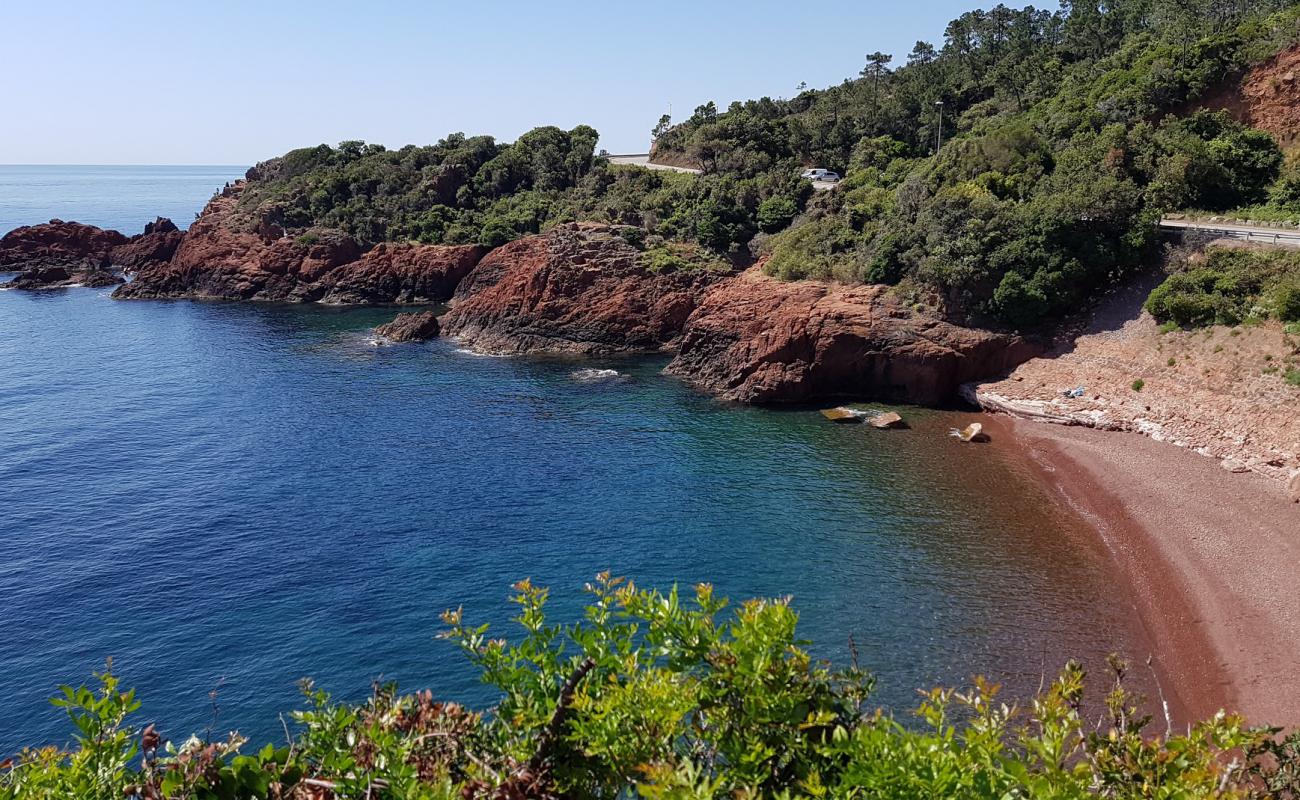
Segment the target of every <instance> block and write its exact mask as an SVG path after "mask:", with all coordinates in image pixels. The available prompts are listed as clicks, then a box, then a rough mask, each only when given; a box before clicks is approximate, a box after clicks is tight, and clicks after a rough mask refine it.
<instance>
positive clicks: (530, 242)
mask: <svg viewBox="0 0 1300 800" xmlns="http://www.w3.org/2000/svg"><path fill="white" fill-rule="evenodd" d="M624 230H625V229H623V228H620V227H618V226H610V225H600V224H593V223H571V224H566V225H560V226H557V227H555V228H554V229H552V230H551V231H549V232H547V233H545V234H539V235H536V236H528V237H525V238H523V239H519V240H516V241H514V242H511V243H510V244H507V245H504V246H502V247H499V248H497V249H496V250H493V251H492V252H491V253H489V254H488V255H487V256H486V257H484V258H483V260H482V261H480V262H479V264H478V265H477V266H476V267H475V268H474V269H473V270H472V271H471V272H470V273H469V275H468V276H466V278H465V279H464V280H463V281H462V282H461V284H460V287H459V288H458V289H457V290H456V295H455V298H454V300H453V304H452V308H451V311H449V312H448V313H447V314H446V315H445V316H444V317H443V318H442V328H443V333H444V335H449V336H453V337H455V338H456V339H458V340H459V341H460V342H462V343H463V344H465V345H466V346H468V347H472V348H474V349H476V350H480V351H484V352H495V353H530V352H546V353H575V354H582V353H614V352H638V351H640V352H650V351H658V350H665V349H670V348H672V347H673V346H674V345H675V343H676V342H677V340H678V338H679V337H680V336H681V331H682V326H683V325H685V323H686V320H687V318H688V317H689V316H690V314H691V312H692V311H694V310H695V306H696V304H697V303H698V302H699V300H700V298H701V297H702V296H703V294H704V292H705V290H706V289H708V288H709V287H710V286H712V285H714V284H716V283H718V282H719V281H722V280H724V279H726V277H727V276H728V274H729V273H728V272H726V271H720V270H710V269H682V270H675V271H664V272H655V271H652V270H651V269H649V268H647V266H646V265H645V264H644V263H643V258H642V255H643V253H642V252H641V251H640V250H639V249H638V248H637V247H636V246H634V245H633V244H631V243H629V241H628V240H627V239H626V238H624V236H623V235H622V233H623V231H624Z"/></svg>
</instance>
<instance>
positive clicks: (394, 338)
mask: <svg viewBox="0 0 1300 800" xmlns="http://www.w3.org/2000/svg"><path fill="white" fill-rule="evenodd" d="M375 333H376V334H378V335H379V336H382V337H384V338H385V339H388V340H389V341H391V342H423V341H426V340H428V339H436V338H437V337H438V317H437V316H436V315H435V314H434V313H433V312H432V311H420V312H416V313H409V314H398V315H397V318H396V319H394V320H393V321H392V322H389V323H386V324H384V325H380V326H379V327H378V328H375Z"/></svg>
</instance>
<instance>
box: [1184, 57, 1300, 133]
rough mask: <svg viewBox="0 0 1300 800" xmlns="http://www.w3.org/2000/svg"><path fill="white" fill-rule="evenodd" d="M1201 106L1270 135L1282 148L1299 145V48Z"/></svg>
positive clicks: (1265, 64)
mask: <svg viewBox="0 0 1300 800" xmlns="http://www.w3.org/2000/svg"><path fill="white" fill-rule="evenodd" d="M1199 105H1201V106H1203V107H1206V108H1211V109H1223V110H1226V111H1228V112H1230V113H1231V114H1232V115H1233V116H1234V117H1236V118H1237V119H1238V120H1240V121H1241V122H1243V123H1245V124H1247V125H1250V126H1251V127H1253V128H1259V129H1261V130H1265V131H1268V132H1269V133H1270V134H1272V135H1273V138H1274V139H1276V140H1277V143H1278V144H1279V145H1281V146H1282V147H1283V148H1289V147H1290V146H1291V145H1293V144H1295V143H1296V142H1297V141H1300V45H1294V46H1292V47H1288V48H1287V49H1285V50H1283V51H1282V52H1280V53H1278V54H1277V55H1275V56H1273V57H1272V58H1269V59H1268V60H1266V61H1263V62H1261V63H1259V64H1257V65H1255V66H1254V67H1252V68H1251V70H1250V71H1249V72H1247V73H1246V75H1245V76H1244V77H1242V78H1241V79H1240V80H1239V81H1238V80H1234V81H1233V82H1232V83H1231V84H1228V85H1225V86H1223V87H1221V88H1220V89H1218V90H1217V91H1214V92H1211V93H1210V94H1209V95H1208V96H1207V97H1206V98H1205V99H1204V100H1203V101H1202V102H1201V103H1200V104H1199Z"/></svg>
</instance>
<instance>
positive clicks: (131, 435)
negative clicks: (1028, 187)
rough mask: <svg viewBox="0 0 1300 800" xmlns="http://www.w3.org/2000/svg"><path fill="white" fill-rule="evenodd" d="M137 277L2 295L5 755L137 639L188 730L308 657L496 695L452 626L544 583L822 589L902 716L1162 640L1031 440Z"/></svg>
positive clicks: (273, 701)
mask: <svg viewBox="0 0 1300 800" xmlns="http://www.w3.org/2000/svg"><path fill="white" fill-rule="evenodd" d="M86 191H88V192H89V191H90V190H89V189H87V190H86ZM159 191H162V189H159ZM200 195H201V196H198V197H195V198H193V202H194V203H201V202H202V200H203V197H204V196H206V190H205V192H203V193H200ZM42 202H43V201H42ZM103 202H104V203H105V204H106V205H109V204H111V197H110V196H109V195H106V196H105V199H104V201H103ZM186 202H188V201H186ZM168 203H171V204H173V205H179V204H180V200H179V199H178V198H175V197H172V198H164V199H163V202H161V203H160V205H164V206H165V205H167V204H168ZM34 204H35V203H34ZM116 213H119V212H117V211H111V210H110V211H105V212H104V213H103V217H104V218H110V217H112V216H113V215H114V214H116ZM132 213H135V212H134V211H132ZM68 216H72V215H68ZM108 294H109V293H108V291H106V290H89V289H71V290H63V291H56V292H44V293H21V292H16V291H4V292H0V630H2V631H3V636H0V686H3V691H0V752H8V751H13V750H15V749H16V748H18V747H19V746H21V745H24V744H37V743H44V742H61V741H65V740H66V739H67V738H68V736H69V731H68V729H67V727H66V725H64V724H62V723H60V720H59V717H58V714H57V713H56V711H55V710H54V709H52V708H50V707H49V706H48V705H47V704H46V702H45V698H46V697H47V696H48V695H49V694H50V693H51V692H52V690H53V688H54V687H55V685H56V684H58V683H61V682H78V681H82V680H86V679H88V678H89V675H90V673H91V671H92V670H95V669H97V668H98V667H100V666H101V665H102V663H103V660H104V658H105V657H107V656H113V658H114V660H115V665H116V668H117V670H118V671H119V672H120V673H121V674H122V675H123V676H124V679H125V681H126V682H127V683H128V684H130V685H134V686H136V687H138V689H139V690H140V694H141V697H142V699H143V701H144V708H143V710H142V712H141V719H142V720H160V721H161V723H162V724H161V727H162V728H163V729H164V732H165V733H168V734H170V735H171V736H173V737H183V736H184V735H185V734H187V733H189V732H191V731H195V730H199V731H201V730H203V729H204V728H206V727H207V726H208V725H209V724H210V718H211V710H210V700H209V696H208V695H209V692H210V691H211V690H212V689H214V688H216V687H219V691H218V694H217V698H218V705H219V707H220V718H219V721H218V722H217V724H216V726H215V728H216V730H218V731H224V730H228V729H231V728H238V729H240V730H242V731H244V732H245V733H251V734H253V735H255V736H261V737H270V736H277V735H279V731H280V722H279V719H278V718H277V713H278V712H280V711H283V710H286V709H288V708H291V707H294V706H295V704H296V703H297V699H298V695H297V690H296V687H295V681H296V679H298V678H300V677H302V676H307V675H310V676H313V677H314V678H315V679H316V680H317V683H318V684H319V685H321V686H323V687H324V688H326V689H328V690H330V691H333V692H335V693H337V694H338V695H340V696H345V697H360V696H363V695H364V694H365V693H366V692H367V691H368V687H369V683H370V681H371V680H372V679H373V678H376V677H379V676H382V677H385V678H390V679H396V680H399V681H400V682H401V683H402V684H403V685H404V686H406V687H408V688H416V687H422V686H430V687H432V688H434V689H435V691H436V692H437V693H438V694H439V695H440V696H443V697H448V698H455V699H462V700H465V699H468V700H471V701H475V702H480V703H481V702H486V701H488V700H489V699H490V698H489V697H488V696H487V695H485V693H484V691H483V689H482V688H481V687H480V686H479V685H478V684H477V683H476V682H475V681H474V676H473V675H472V674H471V673H470V672H469V671H468V670H467V668H466V667H465V665H464V664H463V663H462V661H461V657H460V656H459V654H458V653H457V651H456V650H455V648H454V647H452V646H451V645H449V644H447V643H444V642H438V641H434V639H433V636H434V634H435V633H436V632H437V631H438V630H439V629H440V627H441V626H440V623H439V622H438V615H439V613H440V612H441V611H442V610H444V609H446V608H449V607H455V606H458V605H463V606H464V607H465V614H466V617H467V619H469V620H484V621H492V622H494V623H497V624H501V623H504V622H505V620H507V619H508V617H509V615H510V606H509V605H508V603H507V602H506V597H507V595H508V594H509V584H510V583H511V582H512V581H514V580H516V579H518V578H522V577H525V576H531V577H532V578H533V580H534V581H536V582H540V583H543V584H546V585H549V586H551V587H552V588H553V591H554V600H553V605H554V608H555V610H556V613H558V614H568V615H572V614H573V613H574V612H575V611H576V609H577V608H578V604H579V602H580V599H581V597H580V588H581V586H582V584H583V582H585V581H588V580H590V579H591V577H592V576H593V575H594V574H595V573H596V572H598V571H600V570H604V569H611V570H613V571H614V572H616V573H619V574H625V575H630V576H633V577H635V578H636V579H637V581H638V582H639V583H642V584H645V585H659V586H663V587H667V586H668V585H669V584H670V583H672V582H674V581H678V582H682V583H693V582H696V581H701V580H709V581H712V582H713V583H715V584H716V585H717V587H718V589H719V591H721V592H722V593H724V594H728V595H730V596H732V597H733V598H743V597H749V596H755V595H766V596H773V595H785V594H792V595H793V596H794V599H795V603H796V606H797V608H798V609H799V610H800V612H801V614H802V632H803V634H804V635H805V636H807V637H809V638H811V639H813V640H814V641H815V642H816V645H815V649H816V650H817V652H818V653H819V654H820V655H823V656H826V657H830V658H834V659H840V660H843V659H845V658H846V657H847V646H846V643H847V640H848V637H849V636H850V635H852V636H853V637H854V638H855V640H856V642H857V644H858V648H859V650H860V652H861V656H862V660H863V662H865V664H866V665H868V666H870V667H872V668H873V669H874V670H875V671H876V672H877V674H878V676H879V678H880V682H881V691H880V697H879V699H880V701H881V702H882V703H885V704H887V705H890V706H892V707H896V708H902V707H910V706H911V705H912V704H913V702H914V698H915V689H916V688H917V687H924V686H929V685H933V684H936V683H945V684H951V683H960V682H962V681H964V680H965V679H966V678H968V677H969V676H970V675H972V674H974V673H984V674H988V675H991V676H993V677H995V678H997V679H1000V680H1004V681H1006V683H1007V684H1008V688H1009V690H1010V691H1012V692H1016V693H1024V692H1026V691H1032V690H1033V689H1034V688H1035V687H1037V685H1038V683H1039V680H1040V674H1041V672H1042V671H1043V670H1046V671H1048V672H1052V671H1054V670H1055V669H1057V668H1058V667H1059V666H1060V664H1061V663H1062V661H1063V660H1064V658H1065V656H1066V655H1067V654H1070V655H1079V656H1083V657H1085V658H1087V659H1089V660H1090V661H1092V662H1093V663H1096V661H1097V659H1098V658H1099V656H1100V655H1101V654H1103V653H1104V652H1106V651H1108V650H1111V649H1122V650H1127V651H1129V652H1136V653H1137V654H1139V655H1144V654H1145V651H1142V650H1141V647H1142V644H1141V640H1140V638H1139V636H1138V634H1137V633H1136V631H1135V629H1134V627H1133V625H1132V623H1131V622H1130V621H1129V618H1130V615H1131V608H1130V607H1129V605H1128V604H1127V602H1126V601H1125V600H1124V596H1123V593H1122V592H1119V591H1116V589H1115V587H1114V586H1113V585H1112V582H1111V578H1110V575H1109V572H1108V567H1107V564H1106V560H1105V556H1104V554H1103V553H1100V552H1098V550H1097V548H1096V547H1095V546H1094V545H1093V538H1092V537H1091V535H1090V534H1089V533H1088V531H1086V530H1085V529H1083V528H1082V527H1081V526H1080V524H1079V523H1078V522H1077V521H1076V520H1074V519H1073V517H1071V516H1070V515H1069V514H1067V513H1065V512H1063V511H1061V510H1059V509H1058V508H1057V507H1056V505H1055V504H1054V502H1053V499H1052V498H1051V497H1050V496H1048V495H1047V494H1046V493H1045V490H1043V489H1041V488H1039V486H1038V484H1036V483H1035V482H1034V481H1032V480H1031V479H1030V477H1029V475H1028V472H1027V470H1026V469H1024V468H1023V467H1022V466H1021V465H1020V464H1018V461H1017V458H1016V453H1015V450H1014V448H1013V447H1011V446H1009V444H1007V443H1000V442H995V443H994V444H992V445H987V446H983V447H981V446H971V445H962V444H960V443H959V442H957V441H956V440H954V439H951V438H949V437H947V436H946V435H945V433H946V430H947V428H949V427H950V426H952V425H953V424H955V423H956V422H957V421H958V420H964V419H967V417H965V416H962V415H953V414H950V413H945V412H933V411H923V410H919V409H904V410H903V411H904V413H905V414H906V416H908V417H909V419H910V420H911V421H912V425H913V427H912V429H911V430H907V431H893V432H881V431H876V430H874V429H872V428H870V427H866V426H837V425H832V424H829V423H827V422H826V421H825V420H823V419H822V418H821V416H820V415H818V414H817V413H816V412H815V411H770V410H760V409H753V408H742V407H735V406H730V405H726V404H721V403H717V402H715V401H713V400H711V399H709V398H707V397H704V396H701V395H699V394H697V393H695V392H693V391H691V390H690V389H688V388H686V387H684V386H683V385H681V384H679V383H678V382H676V381H674V380H672V379H670V378H667V377H665V376H663V375H661V374H660V369H661V368H662V365H663V361H662V359H642V360H608V359H602V360H596V361H591V362H572V361H562V360H547V359H527V358H518V359H500V358H485V357H478V356H473V355H469V354H466V353H462V352H459V351H458V350H457V349H456V347H455V346H454V345H453V344H452V343H449V342H445V341H437V342H433V343H429V344H423V345H405V346H397V347H374V346H372V345H371V344H370V343H369V337H368V335H367V331H368V330H369V328H370V327H371V326H373V325H374V324H376V323H378V322H381V321H385V320H387V319H388V318H390V317H391V316H392V314H393V311H392V310H391V309H365V310H350V311H344V310H338V309H324V308H314V307H292V306H275V305H252V304H214V303H197V302H184V301H176V302H148V301H135V302H119V301H113V300H110V299H109V297H108ZM588 367H601V368H613V369H617V370H619V371H620V372H621V373H622V374H623V376H624V377H623V378H622V379H620V380H616V381H610V382H606V383H595V384H592V383H583V382H580V381H579V380H577V379H576V378H575V376H574V372H575V370H579V369H583V368H588ZM503 630H508V627H506V628H503Z"/></svg>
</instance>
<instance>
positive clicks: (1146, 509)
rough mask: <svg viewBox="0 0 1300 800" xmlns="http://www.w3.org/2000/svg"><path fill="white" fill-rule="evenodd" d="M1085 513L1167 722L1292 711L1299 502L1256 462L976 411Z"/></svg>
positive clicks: (1296, 687)
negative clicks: (1122, 589) (1170, 714)
mask: <svg viewBox="0 0 1300 800" xmlns="http://www.w3.org/2000/svg"><path fill="white" fill-rule="evenodd" d="M986 422H987V424H988V426H989V427H990V429H991V432H992V434H993V436H994V440H995V441H999V440H1000V441H1003V442H1007V441H1011V442H1013V443H1014V444H1015V445H1016V446H1017V447H1018V449H1022V450H1023V452H1024V453H1026V454H1027V455H1028V456H1029V457H1030V458H1031V459H1032V461H1033V462H1034V463H1035V465H1036V467H1037V470H1036V471H1037V472H1038V474H1040V475H1041V476H1042V478H1043V479H1044V480H1045V481H1046V482H1047V483H1048V485H1049V486H1050V487H1051V488H1052V490H1053V491H1055V492H1058V493H1059V494H1060V495H1061V497H1062V499H1063V500H1064V501H1065V502H1067V503H1068V504H1069V505H1070V506H1072V507H1073V508H1074V509H1075V510H1076V511H1077V512H1078V513H1079V514H1081V515H1082V516H1083V517H1084V518H1085V519H1087V520H1088V521H1089V522H1090V523H1092V524H1093V525H1094V526H1095V527H1096V529H1097V530H1098V532H1099V534H1100V535H1101V537H1102V539H1103V541H1104V542H1105V544H1106V547H1107V548H1108V550H1109V551H1110V552H1111V554H1112V555H1113V557H1114V559H1115V562H1116V566H1117V570H1118V573H1119V574H1120V575H1121V576H1122V577H1123V578H1124V579H1125V580H1126V582H1127V583H1128V585H1129V587H1130V588H1131V594H1132V596H1133V598H1134V603H1135V606H1136V609H1135V613H1137V614H1138V615H1139V617H1140V619H1141V622H1142V625H1143V627H1144V628H1145V630H1146V632H1147V634H1148V636H1149V640H1150V642H1151V646H1152V650H1153V651H1154V655H1155V658H1156V665H1157V669H1158V674H1160V675H1161V683H1162V686H1163V690H1164V692H1165V693H1166V695H1172V696H1170V697H1169V699H1170V701H1171V705H1172V706H1173V707H1174V708H1176V709H1177V711H1176V712H1175V714H1176V717H1177V718H1181V717H1186V719H1177V721H1178V722H1179V723H1180V724H1181V723H1182V722H1186V721H1187V720H1188V719H1199V718H1203V717H1206V716H1208V715H1210V714H1213V713H1214V712H1215V711H1217V710H1218V709H1219V708H1227V709H1229V710H1235V711H1238V712H1240V713H1242V714H1244V715H1245V716H1246V717H1247V719H1248V720H1249V721H1250V722H1252V723H1255V724H1267V725H1294V724H1297V723H1300V505H1298V504H1296V503H1294V502H1291V501H1289V500H1288V499H1287V496H1286V492H1285V489H1284V487H1282V486H1281V485H1280V484H1278V483H1277V482H1276V481H1272V480H1268V479H1267V478H1264V477H1262V476H1259V475H1255V474H1250V473H1245V474H1233V473H1229V472H1227V471H1225V470H1224V469H1222V468H1221V467H1220V466H1219V462H1218V461H1217V460H1215V459H1212V458H1207V457H1204V456H1201V455H1198V454H1197V453H1195V452H1192V451H1190V450H1186V449H1183V448H1179V447H1175V446H1173V445H1169V444H1165V443H1161V442H1157V441H1153V440H1151V439H1149V438H1147V437H1145V436H1141V435H1138V434H1132V433H1114V432H1103V431H1098V430H1092V429H1087V428H1081V427H1067V426H1062V425H1051V424H1045V423H1040V422H1027V421H1023V420H1016V419H1012V418H1009V417H1000V416H989V417H987V419H986Z"/></svg>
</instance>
